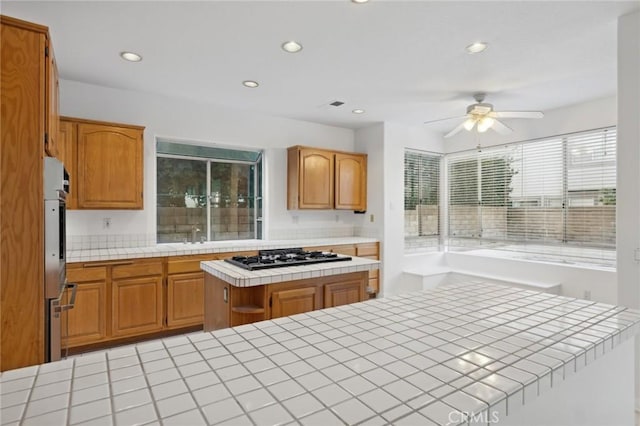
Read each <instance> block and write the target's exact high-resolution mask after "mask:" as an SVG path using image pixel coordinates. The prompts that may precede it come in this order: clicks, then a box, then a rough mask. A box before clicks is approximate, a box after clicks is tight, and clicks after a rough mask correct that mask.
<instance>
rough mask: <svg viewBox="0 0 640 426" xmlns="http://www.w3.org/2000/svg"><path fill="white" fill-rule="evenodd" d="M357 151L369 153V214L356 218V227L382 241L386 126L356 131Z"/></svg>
mask: <svg viewBox="0 0 640 426" xmlns="http://www.w3.org/2000/svg"><path fill="white" fill-rule="evenodd" d="M355 150H356V151H357V152H365V153H367V212H366V214H364V215H358V216H356V217H355V220H356V226H358V227H360V229H361V233H362V234H363V235H366V236H368V237H374V238H378V239H380V240H381V239H382V237H383V235H382V232H381V231H382V228H383V225H384V193H383V189H384V180H385V168H384V125H383V124H376V125H373V126H369V127H365V128H362V129H358V130H356V132H355ZM381 244H382V243H381Z"/></svg>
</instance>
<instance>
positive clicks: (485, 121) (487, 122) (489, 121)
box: [478, 117, 495, 133]
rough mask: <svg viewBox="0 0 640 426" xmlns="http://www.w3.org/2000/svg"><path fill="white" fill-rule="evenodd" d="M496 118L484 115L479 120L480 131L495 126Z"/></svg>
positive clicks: (482, 131)
mask: <svg viewBox="0 0 640 426" xmlns="http://www.w3.org/2000/svg"><path fill="white" fill-rule="evenodd" d="M493 123H495V120H494V119H493V118H491V117H482V118H481V119H480V121H479V122H478V132H480V133H484V132H486V131H487V130H489V129H490V128H491V126H493Z"/></svg>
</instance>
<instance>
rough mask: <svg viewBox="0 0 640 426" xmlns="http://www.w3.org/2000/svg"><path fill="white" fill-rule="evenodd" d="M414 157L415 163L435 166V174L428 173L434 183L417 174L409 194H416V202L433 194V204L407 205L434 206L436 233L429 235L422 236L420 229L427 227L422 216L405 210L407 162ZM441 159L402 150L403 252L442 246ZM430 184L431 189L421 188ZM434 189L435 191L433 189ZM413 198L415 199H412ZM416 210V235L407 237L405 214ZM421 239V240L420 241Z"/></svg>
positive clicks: (416, 204) (421, 152)
mask: <svg viewBox="0 0 640 426" xmlns="http://www.w3.org/2000/svg"><path fill="white" fill-rule="evenodd" d="M409 155H414V156H417V161H420V162H422V161H424V160H425V159H426V161H427V162H433V163H435V164H437V170H436V171H435V172H430V173H431V175H432V176H435V183H434V182H433V180H434V179H433V178H432V176H430V177H427V178H423V176H422V173H421V172H422V171H420V172H418V175H419V176H418V178H417V182H416V183H417V188H413V190H412V191H411V192H413V193H416V192H417V193H418V194H419V195H418V197H417V199H418V200H422V199H425V198H428V199H431V198H433V196H434V194H433V193H434V192H435V204H433V203H427V204H419V201H418V202H417V203H414V202H411V203H409V205H414V204H415V207H418V204H419V205H421V206H422V205H424V206H435V210H436V219H435V220H436V222H437V223H436V232H435V233H430V234H424V235H423V234H422V229H424V228H425V227H429V226H428V225H427V224H423V223H422V221H423V215H422V214H420V212H419V211H418V210H416V209H411V210H407V206H408V204H407V192H408V186H407V184H408V182H407V161H408V156H409ZM443 158H444V155H443V154H440V153H436V152H431V151H424V150H418V149H413V148H405V149H404V163H403V164H404V166H403V182H404V184H403V190H404V195H403V199H404V202H403V211H404V213H403V214H404V218H403V219H404V231H403V241H404V251H405V252H416V251H426V250H439V249H440V248H441V245H442V229H443V224H442V166H443ZM429 183H431V184H432V185H431V187H430V188H428V189H425V188H423V187H421V185H423V184H429ZM434 188H435V189H434ZM425 190H426V191H428V192H429V194H427V195H424V191H425ZM413 198H415V197H413ZM412 210H416V215H417V222H418V223H417V229H418V235H409V234H408V232H407V231H408V226H407V214H408V212H409V211H412ZM421 238H423V240H421ZM434 240H435V243H434Z"/></svg>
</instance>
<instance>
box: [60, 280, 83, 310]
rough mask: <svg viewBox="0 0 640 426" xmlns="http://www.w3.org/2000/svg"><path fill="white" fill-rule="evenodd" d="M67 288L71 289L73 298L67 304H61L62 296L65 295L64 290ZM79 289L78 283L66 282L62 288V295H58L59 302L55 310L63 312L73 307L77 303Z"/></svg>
mask: <svg viewBox="0 0 640 426" xmlns="http://www.w3.org/2000/svg"><path fill="white" fill-rule="evenodd" d="M66 289H70V290H71V300H69V303H67V304H66V305H60V304H59V303H60V302H61V301H62V296H63V295H64V291H65V290H66ZM77 291H78V284H76V283H65V284H64V285H62V288H61V289H60V295H59V296H58V299H56V302H58V304H57V306H56V307H55V308H54V310H55V312H63V311H68V310H69V309H73V308H74V306H75V304H76V293H77Z"/></svg>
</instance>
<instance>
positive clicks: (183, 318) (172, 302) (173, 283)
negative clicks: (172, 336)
mask: <svg viewBox="0 0 640 426" xmlns="http://www.w3.org/2000/svg"><path fill="white" fill-rule="evenodd" d="M203 320H204V272H191V273H187V274H174V275H169V276H168V277H167V326H168V327H185V326H189V325H198V324H202V321H203Z"/></svg>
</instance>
